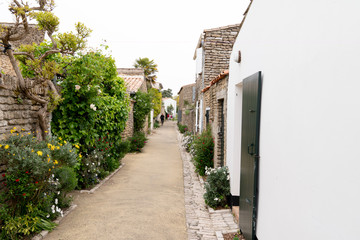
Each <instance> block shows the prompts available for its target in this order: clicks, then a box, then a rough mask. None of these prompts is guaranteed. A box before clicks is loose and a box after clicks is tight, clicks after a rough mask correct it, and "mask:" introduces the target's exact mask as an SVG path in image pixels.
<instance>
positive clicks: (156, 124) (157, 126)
mask: <svg viewBox="0 0 360 240" xmlns="http://www.w3.org/2000/svg"><path fill="white" fill-rule="evenodd" d="M159 127H160V123H159V121H158V120H155V122H154V128H155V129H156V128H159Z"/></svg>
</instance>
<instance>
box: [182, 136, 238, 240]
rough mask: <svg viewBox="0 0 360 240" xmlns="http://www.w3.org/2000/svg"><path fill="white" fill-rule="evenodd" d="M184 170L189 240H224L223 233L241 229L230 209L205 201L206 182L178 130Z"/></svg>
mask: <svg viewBox="0 0 360 240" xmlns="http://www.w3.org/2000/svg"><path fill="white" fill-rule="evenodd" d="M178 141H179V145H180V152H181V158H182V159H183V170H184V191H185V211H186V227H187V234H188V239H189V240H223V239H224V238H223V235H222V234H223V233H224V234H225V233H233V232H237V231H238V230H239V227H238V225H237V224H236V223H235V220H234V216H233V215H232V213H231V210H230V209H225V210H214V209H212V208H208V207H207V206H206V204H205V202H204V198H203V195H204V193H205V190H204V182H203V179H202V178H201V177H199V175H198V174H197V173H195V167H194V165H193V163H192V162H191V156H190V154H189V153H187V152H186V151H185V149H184V147H183V146H182V135H181V134H180V133H179V132H178Z"/></svg>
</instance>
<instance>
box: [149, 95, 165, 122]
mask: <svg viewBox="0 0 360 240" xmlns="http://www.w3.org/2000/svg"><path fill="white" fill-rule="evenodd" d="M149 94H150V96H151V99H152V100H151V102H152V106H153V109H154V117H156V116H158V115H159V114H160V112H161V102H162V101H161V100H162V95H161V92H160V91H159V90H158V89H156V88H151V89H150V90H149Z"/></svg>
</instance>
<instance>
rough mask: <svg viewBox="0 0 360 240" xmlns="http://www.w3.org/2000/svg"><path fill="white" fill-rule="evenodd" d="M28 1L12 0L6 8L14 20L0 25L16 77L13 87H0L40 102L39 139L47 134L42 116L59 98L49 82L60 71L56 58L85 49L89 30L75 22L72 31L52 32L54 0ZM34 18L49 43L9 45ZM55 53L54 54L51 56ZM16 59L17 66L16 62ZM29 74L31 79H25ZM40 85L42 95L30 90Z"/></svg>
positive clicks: (55, 25)
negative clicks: (16, 46)
mask: <svg viewBox="0 0 360 240" xmlns="http://www.w3.org/2000/svg"><path fill="white" fill-rule="evenodd" d="M30 3H32V4H33V5H34V6H32V5H30V4H28V2H25V3H24V2H23V1H21V2H20V1H18V0H12V1H11V3H10V5H9V10H10V12H11V13H12V14H13V16H14V19H15V22H14V24H12V25H0V41H1V44H2V45H3V54H6V55H7V56H8V57H9V60H10V62H11V65H12V67H13V69H14V71H15V74H16V77H17V79H18V84H19V86H18V89H16V88H17V87H16V86H5V85H0V88H2V89H7V90H12V91H20V93H22V94H23V96H25V97H26V98H28V99H30V100H32V101H34V102H36V103H38V104H40V105H41V108H40V110H39V111H38V112H37V116H38V124H37V127H36V131H37V138H38V139H39V140H43V139H44V138H45V137H46V135H47V130H48V129H47V123H46V116H47V115H48V114H49V113H50V112H51V111H52V110H53V109H54V108H55V107H56V105H58V104H59V103H60V101H61V97H60V94H59V92H58V89H57V88H56V85H55V84H54V82H53V81H52V79H54V77H55V76H56V75H58V74H59V75H61V74H62V73H63V69H62V64H61V63H60V62H59V61H58V60H59V58H61V57H62V56H68V55H74V54H75V53H76V52H77V51H79V50H82V49H84V48H85V45H86V38H87V37H88V36H89V35H90V32H91V30H90V29H88V28H86V27H85V26H84V25H83V24H81V23H77V24H76V25H75V28H76V33H72V32H68V33H63V34H57V35H55V33H56V32H57V30H58V26H59V18H58V17H56V16H55V15H54V14H53V13H52V12H51V11H52V10H53V9H54V6H55V3H54V0H36V1H30ZM31 19H36V21H37V25H38V28H39V29H40V30H44V31H45V33H46V34H47V36H48V37H49V39H50V40H51V42H49V43H45V44H42V45H41V44H40V45H36V44H33V45H23V46H21V47H20V48H19V49H18V50H16V51H15V50H14V49H12V48H11V42H14V41H19V40H22V39H24V38H25V37H26V36H27V35H28V34H29V29H30V27H29V21H30V20H31ZM54 56H55V57H54ZM16 60H18V61H19V62H20V66H21V67H19V65H18V64H17V61H16ZM29 77H31V79H30V78H29ZM39 86H41V87H42V88H44V89H45V94H44V95H40V94H38V93H36V92H35V91H34V89H35V88H36V87H39Z"/></svg>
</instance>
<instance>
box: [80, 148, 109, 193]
mask: <svg viewBox="0 0 360 240" xmlns="http://www.w3.org/2000/svg"><path fill="white" fill-rule="evenodd" d="M101 165H105V158H104V152H101V151H98V150H93V151H92V152H91V153H89V154H87V153H86V154H85V156H83V157H82V158H81V161H80V164H79V165H78V166H77V169H76V170H77V171H76V173H77V177H78V187H79V188H80V189H82V188H89V187H91V186H93V185H95V184H97V183H99V181H100V176H99V174H100V173H102V174H103V175H106V174H104V172H102V171H101ZM104 171H105V170H104Z"/></svg>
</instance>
